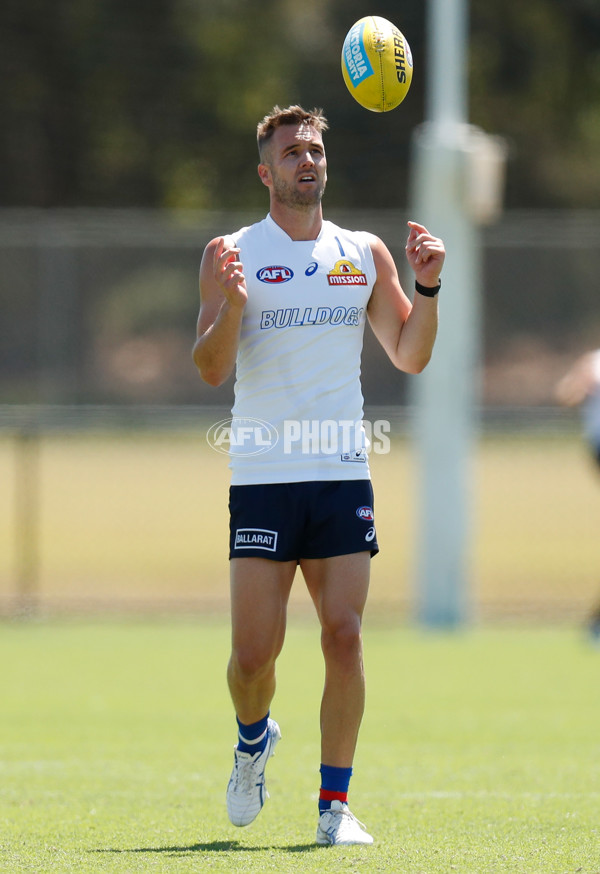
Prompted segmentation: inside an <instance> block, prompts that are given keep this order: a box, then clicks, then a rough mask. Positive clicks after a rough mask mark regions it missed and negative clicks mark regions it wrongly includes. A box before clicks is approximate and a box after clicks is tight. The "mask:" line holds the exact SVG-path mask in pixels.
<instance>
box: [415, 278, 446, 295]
mask: <svg viewBox="0 0 600 874" xmlns="http://www.w3.org/2000/svg"><path fill="white" fill-rule="evenodd" d="M441 287H442V280H441V279H438V284H437V285H435V286H434V287H433V288H427V286H426V285H421V283H420V282H417V281H416V280H415V290H416V291H418V292H419V294H422V295H423V297H435V296H436V294H437V293H438V291H439V290H440V288H441Z"/></svg>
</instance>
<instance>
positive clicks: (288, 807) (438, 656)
mask: <svg viewBox="0 0 600 874" xmlns="http://www.w3.org/2000/svg"><path fill="white" fill-rule="evenodd" d="M318 637H319V635H318V629H317V628H316V623H315V622H313V621H307V622H305V623H299V622H294V623H292V625H291V627H290V630H289V633H288V639H287V642H286V647H285V649H284V652H283V654H282V656H281V659H280V664H279V688H278V692H277V696H276V700H275V704H274V708H273V715H274V716H275V717H276V718H277V719H278V721H279V722H280V724H281V726H282V731H283V740H282V743H281V744H280V745H279V747H278V750H277V755H276V757H275V758H274V759H273V761H272V762H271V763H270V765H269V769H268V783H269V788H270V792H271V800H270V801H269V802H267V805H266V806H265V809H264V811H263V812H262V814H261V816H260V817H259V819H258V820H257V821H256V822H255V823H254V824H253V825H251V826H250V827H248V828H247V829H236V828H234V827H233V826H231V825H230V824H229V822H228V820H227V818H226V814H225V810H224V789H225V784H226V781H227V778H228V775H229V771H230V768H231V761H232V745H233V743H234V720H233V714H232V710H231V704H230V702H229V698H228V694H227V691H226V687H225V680H224V670H225V663H226V660H227V656H228V648H229V632H228V627H227V623H226V622H225V621H224V620H218V621H217V620H215V621H214V622H208V621H206V622H202V621H197V622H192V621H189V622H185V621H179V622H175V621H173V622H167V621H162V622H161V621H156V622H154V623H149V622H141V621H140V622H128V623H127V622H122V623H117V622H111V623H109V622H106V623H101V622H96V623H93V622H89V623H75V622H72V623H67V622H56V623H39V624H35V623H29V624H27V623H24V624H21V625H19V624H5V625H4V626H2V628H1V629H0V663H1V664H2V666H3V668H2V671H1V673H0V702H1V704H0V706H1V708H2V719H1V721H0V871H2V872H3V874H4V872H9V874H12V872H32V874H46V872H48V874H49V872H52V874H62V872H77V874H85V872H106V874H110V872H126V874H133V872H177V874H184V872H187V871H190V872H191V871H194V872H195V871H225V872H239V871H244V872H259V871H261V872H262V871H278V872H288V871H290V872H292V871H293V872H317V871H318V872H334V871H335V872H340V871H341V872H360V874H363V872H381V871H390V872H407V874H437V872H440V874H441V872H443V874H449V872H453V871H458V872H463V874H488V872H490V874H491V872H494V874H503V872H511V874H517V872H518V874H525V872H528V874H529V872H531V874H533V872H535V874H538V872H539V874H563V872H584V874H597V872H600V856H599V853H598V846H599V843H600V840H599V838H600V820H599V817H598V808H599V805H600V733H599V731H598V725H599V724H600V699H599V697H598V694H597V685H598V673H599V670H600V651H598V650H595V649H594V648H593V647H592V646H590V645H589V644H588V643H587V642H586V641H584V640H583V639H582V638H581V636H580V635H579V634H578V633H575V632H574V631H572V630H571V631H569V630H564V629H563V630H560V629H554V630H547V629H536V630H529V629H520V630H508V629H504V630H499V629H495V630H490V629H476V630H469V631H466V632H464V633H461V634H448V635H445V634H428V633H424V632H419V631H417V630H414V629H406V628H396V627H394V628H392V627H381V626H379V627H376V626H375V625H373V626H371V625H370V624H369V622H368V621H367V628H366V631H365V649H366V663H367V672H368V696H367V712H366V716H365V720H364V723H363V728H362V732H361V739H360V744H359V750H358V754H357V758H356V762H355V776H354V777H353V781H352V785H351V801H352V806H353V808H354V810H355V812H356V813H357V815H358V816H359V817H360V818H361V819H363V820H364V821H365V822H366V824H367V826H368V827H369V828H370V829H371V831H372V832H373V834H374V836H375V838H376V844H375V845H374V846H373V847H369V848H348V849H341V848H338V849H336V848H317V847H316V846H315V845H314V844H313V840H314V832H315V826H316V794H317V789H318V765H319V752H318V751H319V736H318V703H319V698H320V690H321V683H322V665H321V657H320V653H319V650H318V647H319V643H318Z"/></svg>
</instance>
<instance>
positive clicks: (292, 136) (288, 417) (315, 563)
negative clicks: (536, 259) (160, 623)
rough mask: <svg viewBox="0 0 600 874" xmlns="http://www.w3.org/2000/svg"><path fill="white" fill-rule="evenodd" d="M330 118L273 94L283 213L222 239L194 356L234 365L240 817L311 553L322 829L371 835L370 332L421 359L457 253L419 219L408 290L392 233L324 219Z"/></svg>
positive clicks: (412, 363)
mask: <svg viewBox="0 0 600 874" xmlns="http://www.w3.org/2000/svg"><path fill="white" fill-rule="evenodd" d="M326 129H327V122H326V119H325V118H324V117H323V115H322V113H321V111H320V110H313V111H312V112H307V111H306V110H304V109H302V107H300V106H291V107H288V108H287V109H283V110H282V109H280V108H279V107H275V108H274V109H273V111H272V112H271V113H270V114H269V115H267V116H266V117H265V119H264V120H263V121H262V122H261V123H260V124H259V125H258V149H259V157H260V164H259V166H258V175H259V177H260V179H261V181H262V183H263V184H264V185H265V186H266V187H267V188H268V190H269V201H270V210H269V214H268V216H267V217H266V218H265V219H264V220H263V221H261V222H258V223H256V224H254V225H252V226H251V227H248V228H242V229H241V230H240V231H237V232H236V233H235V234H233V236H232V237H217V238H215V239H214V240H211V242H210V243H209V244H208V245H207V247H206V249H205V252H204V256H203V259H202V265H201V268H200V299H201V302H200V314H199V318H198V337H197V341H196V344H195V346H194V353H193V355H194V361H195V363H196V366H197V367H198V370H199V371H200V374H201V376H202V378H203V379H204V380H205V381H206V382H208V383H209V384H210V385H215V386H217V385H220V384H221V383H223V382H224V381H225V380H226V379H227V377H228V376H229V375H230V374H231V373H232V372H233V370H234V368H236V385H235V404H234V408H233V420H232V439H231V464H230V466H231V468H232V480H231V490H230V513H231V523H230V529H231V531H230V537H231V539H230V559H231V563H230V570H231V612H232V653H231V659H230V662H229V665H228V674H227V676H228V684H229V690H230V693H231V697H232V700H233V704H234V707H235V712H236V716H237V722H238V743H237V746H236V747H235V749H234V768H233V772H232V775H231V780H230V782H229V786H228V789H227V808H228V812H229V816H230V819H231V821H232V822H233V823H234V824H235V825H239V826H244V825H248V824H249V823H250V822H252V821H253V820H254V818H255V817H256V816H257V815H258V813H259V811H260V810H261V808H262V805H263V803H264V800H265V797H266V788H265V778H264V772H265V765H266V762H267V760H268V759H269V757H270V756H271V755H272V754H273V751H274V749H275V745H276V744H277V742H278V741H279V738H280V737H281V733H280V730H279V726H278V725H277V723H276V722H275V721H274V720H272V719H271V718H270V706H271V702H272V700H273V696H274V693H275V663H276V660H277V657H278V655H279V653H280V651H281V648H282V646H283V642H284V635H285V627H286V609H287V603H288V598H289V595H290V590H291V586H292V581H293V579H294V575H295V572H296V568H297V566H298V565H299V566H300V569H301V571H302V574H303V576H304V580H305V582H306V586H307V588H308V591H309V593H310V595H311V597H312V600H313V602H314V604H315V608H316V611H317V615H318V617H319V621H320V624H321V629H322V635H321V642H322V650H323V655H324V660H325V687H324V690H323V697H322V704H321V718H320V723H321V790H320V798H319V820H318V826H317V843H318V844H370V843H372V841H373V838H372V837H371V836H370V835H369V834H368V833H367V832H366V830H365V827H364V826H363V825H362V824H361V823H360V822H359V821H358V820H357V819H356V817H354V815H353V814H352V813H351V812H350V809H349V807H348V803H347V796H348V785H349V781H350V776H351V773H352V763H353V758H354V752H355V747H356V742H357V737H358V731H359V726H360V722H361V719H362V715H363V709H364V673H363V661H362V641H361V620H362V614H363V609H364V606H365V601H366V598H367V590H368V586H369V565H370V559H371V556H372V555H375V554H376V553H377V551H378V545H377V540H376V532H375V525H374V514H373V493H372V489H371V483H370V476H369V467H368V457H367V444H366V438H365V432H364V428H363V426H362V417H363V410H362V404H363V398H362V394H361V388H360V354H361V349H362V338H363V329H364V324H365V321H366V319H367V318H368V320H369V322H370V324H371V327H372V329H373V331H374V332H375V335H376V336H377V338H378V340H379V342H380V343H381V345H382V346H383V348H384V349H385V351H386V352H387V354H388V356H389V357H390V359H391V360H392V362H393V363H394V364H395V366H396V367H398V368H399V369H401V370H404V371H407V372H409V373H419V372H420V371H421V370H422V369H423V368H424V367H425V365H426V364H427V362H428V361H429V358H430V356H431V352H432V348H433V344H434V340H435V335H436V329H437V299H436V294H437V292H438V290H439V287H440V280H439V276H440V271H441V269H442V264H443V262H444V254H445V253H444V246H443V243H442V241H441V240H439V239H437V238H435V237H433V236H432V235H431V234H430V233H429V232H428V231H427V229H426V228H425V227H423V226H422V225H420V224H417V223H416V222H409V228H410V232H409V235H408V241H407V245H406V257H407V259H408V262H409V264H410V266H411V267H412V269H413V271H414V273H415V277H416V281H417V285H416V290H417V293H416V294H415V300H414V303H413V304H411V302H410V300H409V299H408V297H407V296H406V295H405V294H404V292H403V291H402V288H401V286H400V282H399V279H398V273H397V270H396V266H395V264H394V261H393V259H392V257H391V255H390V253H389V251H388V249H387V248H386V246H385V245H384V244H383V242H382V241H381V240H380V239H378V238H377V237H375V236H373V235H371V234H366V233H362V232H352V231H348V230H344V229H342V228H339V227H337V226H336V225H334V224H332V223H330V222H327V221H324V219H323V213H322V208H321V198H322V195H323V192H324V190H325V184H326V181H327V172H326V171H327V162H326V157H325V148H324V145H323V138H322V134H323V132H324V131H325V130H326ZM365 157H366V156H365ZM252 441H254V442H252Z"/></svg>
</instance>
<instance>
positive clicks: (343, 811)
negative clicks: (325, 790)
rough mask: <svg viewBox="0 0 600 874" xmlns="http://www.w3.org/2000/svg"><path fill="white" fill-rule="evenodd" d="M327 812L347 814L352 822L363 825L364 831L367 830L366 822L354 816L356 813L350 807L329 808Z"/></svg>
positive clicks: (333, 814)
mask: <svg viewBox="0 0 600 874" xmlns="http://www.w3.org/2000/svg"><path fill="white" fill-rule="evenodd" d="M327 813H330V814H331V815H332V816H335V815H336V814H338V813H339V814H340V816H345V817H347V818H348V819H349V820H350V821H351V822H355V823H356V824H357V825H359V826H360V827H361V829H362V830H363V831H366V830H367V827H366V825H365V824H364V822H361V821H360V819H358V817H356V816H354V814H353V813H352V811H351V810H350V808H349V807H342V809H341V810H328V811H327Z"/></svg>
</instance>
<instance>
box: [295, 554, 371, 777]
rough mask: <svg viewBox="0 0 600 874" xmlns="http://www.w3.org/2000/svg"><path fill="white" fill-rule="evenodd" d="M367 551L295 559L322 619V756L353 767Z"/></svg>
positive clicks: (360, 702) (361, 697)
mask: <svg viewBox="0 0 600 874" xmlns="http://www.w3.org/2000/svg"><path fill="white" fill-rule="evenodd" d="M370 561H371V558H370V554H369V553H368V552H359V553H354V554H352V555H338V556H334V557H333V558H322V559H303V560H302V561H301V562H300V566H301V568H302V572H303V574H304V578H305V580H306V585H307V587H308V590H309V592H310V595H311V597H312V599H313V601H314V604H315V607H316V609H317V614H318V616H319V621H320V623H321V645H322V648H323V656H324V659H325V688H324V690H323V699H322V702H321V757H322V761H323V762H324V763H326V764H327V765H331V766H333V767H338V768H350V767H352V761H353V759H354V751H355V749H356V741H357V738H358V730H359V728H360V723H361V720H362V715H363V710H364V704H365V675H364V667H363V657H362V637H361V623H362V615H363V611H364V607H365V603H366V600H367V593H368V590H369V570H370Z"/></svg>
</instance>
